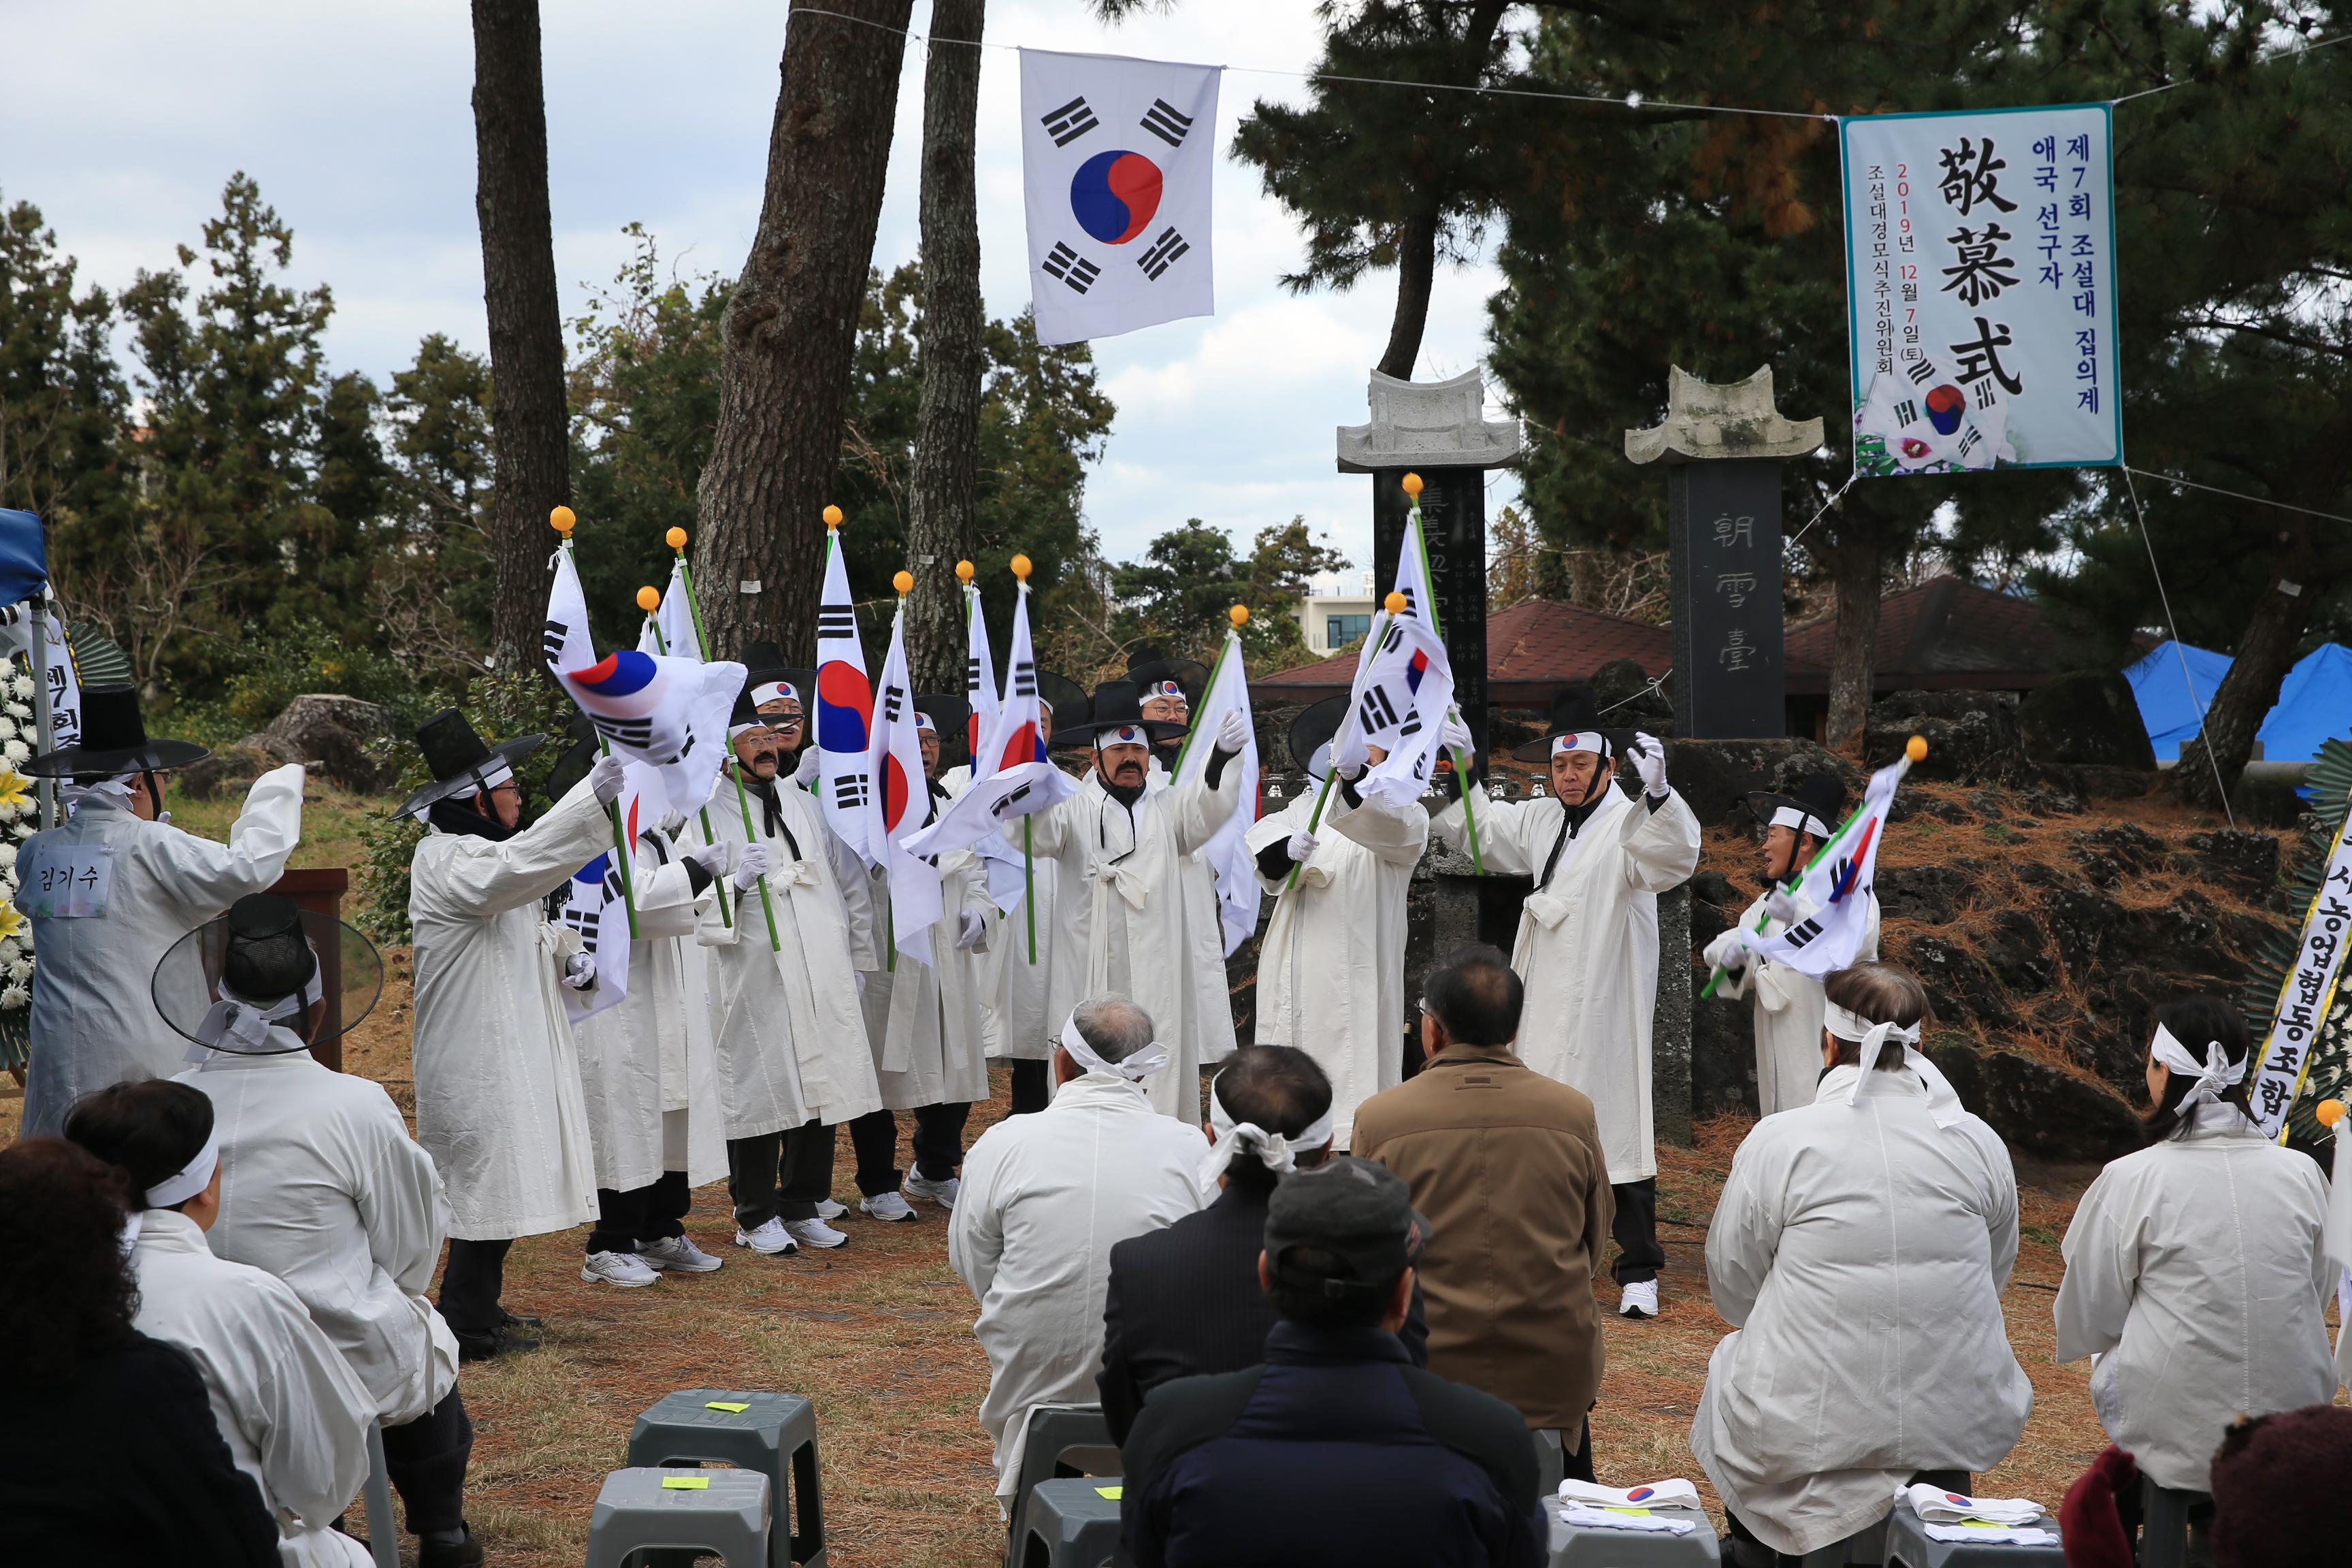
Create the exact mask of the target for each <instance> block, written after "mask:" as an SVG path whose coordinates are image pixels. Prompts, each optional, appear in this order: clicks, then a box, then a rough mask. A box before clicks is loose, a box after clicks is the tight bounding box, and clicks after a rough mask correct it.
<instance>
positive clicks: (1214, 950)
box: [1070, 735, 1257, 1067]
mask: <svg viewBox="0 0 2352 1568" xmlns="http://www.w3.org/2000/svg"><path fill="white" fill-rule="evenodd" d="M1210 743H1211V740H1210V737H1208V736H1206V735H1203V736H1202V737H1201V738H1200V741H1199V744H1201V745H1204V746H1205V745H1208V744H1210ZM1236 765H1237V764H1236ZM1147 767H1148V769H1149V772H1148V774H1147V776H1146V778H1145V781H1144V782H1145V787H1147V788H1148V789H1150V790H1153V791H1155V792H1157V791H1160V790H1165V789H1168V788H1171V786H1172V784H1173V782H1174V781H1173V778H1172V776H1171V774H1170V773H1169V772H1168V770H1167V769H1166V768H1164V767H1162V766H1161V765H1160V753H1159V752H1153V753H1152V754H1151V760H1150V763H1148V764H1147ZM1236 798H1238V797H1236ZM1234 809H1235V810H1236V811H1242V810H1246V811H1250V812H1253V813H1255V810H1256V809H1257V803H1256V802H1255V801H1249V802H1243V803H1241V804H1239V805H1235V807H1234ZM1180 875H1181V880H1182V882H1183V885H1184V934H1185V935H1186V936H1187V937H1188V938H1190V939H1191V942H1192V947H1191V958H1190V962H1189V963H1187V965H1186V968H1187V970H1188V972H1189V973H1191V974H1192V984H1193V987H1194V990H1195V991H1196V992H1197V994H1198V995H1199V1003H1200V1005H1199V1011H1198V1013H1197V1014H1196V1016H1198V1017H1199V1019H1200V1021H1201V1025H1200V1027H1201V1065H1202V1067H1207V1066H1209V1065H1211V1064H1212V1063H1214V1062H1221V1061H1223V1060H1224V1059H1225V1058H1227V1057H1229V1056H1231V1055H1233V1054H1234V1047H1235V1046H1236V1045H1238V1044H1239V1043H1240V1042H1239V1041H1238V1040H1237V1039H1235V1037H1234V988H1233V981H1232V978H1231V976H1230V975H1229V974H1228V973H1227V971H1226V969H1225V922H1224V916H1223V912H1222V911H1221V910H1219V908H1218V905H1217V868H1215V867H1214V866H1213V865H1211V864H1210V863H1209V859H1208V857H1207V856H1205V855H1203V854H1202V852H1201V851H1200V850H1199V849H1195V850H1193V851H1192V853H1190V854H1188V855H1186V856H1185V857H1184V860H1183V867H1182V870H1181V873H1180ZM1085 1000H1086V998H1085V997H1084V996H1077V997H1074V998H1072V1000H1071V1004H1070V1005H1072V1006H1076V1005H1077V1004H1078V1003H1080V1002H1083V1001H1085Z"/></svg>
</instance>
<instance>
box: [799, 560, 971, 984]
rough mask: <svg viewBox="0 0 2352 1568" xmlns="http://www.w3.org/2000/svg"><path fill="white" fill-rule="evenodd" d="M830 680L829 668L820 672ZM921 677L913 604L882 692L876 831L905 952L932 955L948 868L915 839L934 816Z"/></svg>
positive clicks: (877, 714) (894, 927)
mask: <svg viewBox="0 0 2352 1568" xmlns="http://www.w3.org/2000/svg"><path fill="white" fill-rule="evenodd" d="M818 678H819V679H820V680H822V679H823V672H822V671H820V672H819V677H818ZM914 692H915V683H914V682H913V681H912V680H910V679H908V676H907V606H906V605H905V604H903V603H901V604H900V605H899V606H898V616H897V618H896V619H894V620H893V621H892V622H891V623H890V651H889V652H888V653H887V654H886V655H884V656H883V659H882V683H881V685H880V686H878V687H877V688H876V689H875V693H874V726H873V728H874V745H873V750H872V752H870V753H869V755H868V757H867V760H866V772H867V773H868V774H869V775H870V776H871V777H872V778H873V780H874V782H875V785H876V789H875V795H876V800H875V807H876V809H875V813H874V816H873V819H872V821H871V824H870V826H869V828H868V831H870V832H871V833H872V834H873V836H874V837H873V840H872V843H873V847H874V853H875V858H877V860H879V861H880V862H881V864H882V867H883V869H885V870H886V871H887V872H888V873H889V876H890V929H891V933H892V937H893V940H894V942H896V944H897V946H898V951H899V952H903V953H905V954H906V955H907V956H908V957H909V958H912V959H915V960H917V961H919V962H920V963H930V962H931V927H933V926H934V925H937V924H938V923H939V920H940V915H941V914H943V913H944V912H946V901H945V900H943V899H942V898H941V897H940V870H939V868H938V867H937V866H935V865H933V864H932V863H931V862H930V861H929V860H927V859H925V858H923V856H922V854H921V853H920V852H919V851H917V850H915V849H913V848H912V847H909V846H908V840H909V839H911V838H913V837H915V836H916V835H917V834H919V832H921V831H922V828H923V825H924V823H925V822H926V821H928V820H929V817H930V812H931V784H930V780H929V777H928V776H926V775H925V773H924V772H923V743H922V738H921V735H920V732H919V731H917V730H916V728H915V696H914Z"/></svg>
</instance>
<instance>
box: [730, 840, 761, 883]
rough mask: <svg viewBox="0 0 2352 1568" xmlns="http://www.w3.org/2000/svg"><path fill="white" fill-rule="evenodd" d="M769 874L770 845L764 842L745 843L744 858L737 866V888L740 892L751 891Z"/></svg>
mask: <svg viewBox="0 0 2352 1568" xmlns="http://www.w3.org/2000/svg"><path fill="white" fill-rule="evenodd" d="M767 874H768V847H767V846H766V845H764V844H747V845H745V846H744V847H743V858H742V859H741V860H740V861H738V862H737V863H736V866H735V890H736V891H737V892H739V893H748V892H750V891H751V889H752V887H753V886H754V885H755V884H757V883H758V881H759V880H760V879H761V878H762V877H764V876H766V875H767Z"/></svg>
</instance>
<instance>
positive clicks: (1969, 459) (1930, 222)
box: [1838, 103, 2123, 478]
mask: <svg viewBox="0 0 2352 1568" xmlns="http://www.w3.org/2000/svg"><path fill="white" fill-rule="evenodd" d="M1838 129H1839V136H1840V143H1841V147H1842V150H1843V156H1844V163H1845V204H1846V214H1845V216H1846V297H1847V298H1846V303H1847V319H1848V331H1849V332H1850V346H1851V350H1852V353H1853V467H1854V472H1855V473H1856V474H1857V475H1862V476H1867V477H1871V478H1887V477H1893V476H1898V475H1905V474H1937V473H1958V472H1966V471H1970V470H1982V469H1986V468H2012V467H2014V468H2078V467H2084V466H2092V465H2102V464H2113V463H2120V462H2122V461H2123V417H2122V398H2121V395H2120V394H2121V391H2122V389H2121V388H2120V387H2119V386H2118V385H2117V384H2116V325H2115V323H2116V304H2115V289H2116V267H2115V202H2114V177H2113V159H2112V146H2113V143H2112V141H2111V138H2110V128H2109V121H2108V106H2107V105H2105V104H2103V103H2092V104H2072V105H2060V106H2053V107H2047V108H2039V109H1988V110H1971V111H1969V112H1966V113H1960V114H1880V115H1869V116H1864V117H1862V118H1857V119H1849V120H1842V121H1839V123H1838Z"/></svg>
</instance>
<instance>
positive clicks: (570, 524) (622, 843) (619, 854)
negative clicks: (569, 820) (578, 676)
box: [547, 506, 637, 942]
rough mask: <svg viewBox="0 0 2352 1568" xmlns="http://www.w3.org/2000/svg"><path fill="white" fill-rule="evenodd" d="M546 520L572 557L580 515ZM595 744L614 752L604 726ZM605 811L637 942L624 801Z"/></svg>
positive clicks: (559, 511) (568, 512) (559, 513)
mask: <svg viewBox="0 0 2352 1568" xmlns="http://www.w3.org/2000/svg"><path fill="white" fill-rule="evenodd" d="M547 521H549V523H550V524H551V525H552V526H553V528H554V529H555V531H556V532H558V533H560V534H562V536H563V553H564V555H565V557H566V558H567V559H568V558H570V556H571V554H572V529H573V528H574V527H575V526H576V525H577V519H575V518H574V517H573V516H572V509H571V508H570V507H568V506H560V507H557V508H556V509H555V510H553V511H551V512H550V513H549V514H548V519H547ZM573 570H574V571H577V570H578V568H576V567H575V568H574V569H573ZM596 746H597V749H598V753H599V754H600V755H603V756H607V757H609V756H611V755H612V754H613V742H610V741H608V740H606V739H605V738H604V731H602V730H599V731H596ZM604 815H605V816H608V817H610V818H611V819H612V823H613V858H614V859H616V860H618V861H619V862H620V872H621V902H622V903H623V904H624V905H625V907H626V908H627V910H628V911H629V940H630V941H631V942H635V941H636V940H637V894H636V889H635V886H634V882H635V879H634V878H633V877H632V876H631V875H630V873H631V872H632V871H634V870H635V867H633V866H631V865H630V864H629V861H630V858H631V857H630V854H629V836H628V833H627V830H626V829H625V828H623V827H622V826H621V803H620V802H619V801H618V800H615V801H614V802H613V804H612V805H608V806H606V807H605V808H604Z"/></svg>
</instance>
